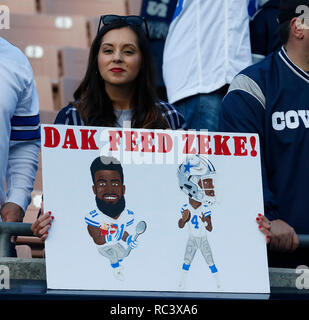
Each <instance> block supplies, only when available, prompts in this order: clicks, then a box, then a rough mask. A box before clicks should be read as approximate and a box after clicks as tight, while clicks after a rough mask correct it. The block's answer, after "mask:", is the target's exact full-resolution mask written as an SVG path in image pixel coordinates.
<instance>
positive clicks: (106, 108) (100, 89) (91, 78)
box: [74, 22, 169, 129]
mask: <svg viewBox="0 0 309 320" xmlns="http://www.w3.org/2000/svg"><path fill="white" fill-rule="evenodd" d="M123 27H127V28H130V29H131V30H133V32H134V33H135V34H136V36H137V39H138V45H139V48H140V50H141V55H142V63H141V69H140V72H139V74H138V76H137V78H136V80H135V81H136V85H135V88H136V89H135V93H134V96H133V105H132V109H133V115H132V123H131V126H132V127H134V128H149V129H166V128H169V125H168V123H167V122H166V121H165V119H164V118H163V116H162V114H161V110H160V108H159V107H158V105H157V103H158V101H159V99H158V97H157V92H156V86H155V75H156V69H155V64H154V60H153V56H152V52H151V50H150V47H149V44H148V40H147V38H146V35H145V33H144V31H143V29H142V28H141V27H139V26H133V25H128V24H126V23H125V22H119V23H115V24H111V25H104V26H103V27H102V28H101V29H100V31H99V32H98V34H97V36H96V37H95V39H94V40H93V42H92V45H91V48H90V53H89V59H88V67H87V71H86V74H85V77H84V79H83V80H82V82H81V84H80V85H79V87H78V88H77V90H76V91H75V93H74V99H75V103H74V105H75V107H76V109H77V110H78V112H79V113H80V115H81V117H82V119H83V121H84V122H85V124H86V125H93V126H115V125H116V122H117V117H116V115H115V113H114V108H113V105H112V102H111V100H110V98H109V96H108V95H107V93H106V91H105V85H104V80H103V79H102V77H101V74H100V72H99V68H98V53H99V50H100V47H101V42H102V38H103V36H104V35H105V34H106V33H107V32H108V31H110V30H112V29H119V28H123Z"/></svg>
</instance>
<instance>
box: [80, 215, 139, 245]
mask: <svg viewBox="0 0 309 320" xmlns="http://www.w3.org/2000/svg"><path fill="white" fill-rule="evenodd" d="M85 222H86V224H88V225H90V226H93V227H96V228H100V229H101V235H102V236H107V237H111V239H112V241H110V242H108V243H107V244H104V246H107V245H114V244H116V243H117V242H119V241H120V240H121V239H122V237H123V234H124V233H125V232H127V233H128V234H129V235H132V234H133V233H134V212H133V211H131V210H128V209H124V210H123V212H122V213H121V215H120V216H119V217H118V219H113V218H111V217H109V216H107V215H105V214H103V213H102V212H101V211H99V210H92V211H90V212H89V213H88V214H87V215H86V216H85Z"/></svg>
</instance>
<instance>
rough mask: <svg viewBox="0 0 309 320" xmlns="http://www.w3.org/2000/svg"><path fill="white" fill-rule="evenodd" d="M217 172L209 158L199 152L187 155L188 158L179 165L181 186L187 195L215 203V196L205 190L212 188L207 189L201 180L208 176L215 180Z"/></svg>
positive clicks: (197, 199) (204, 201) (178, 173)
mask: <svg viewBox="0 0 309 320" xmlns="http://www.w3.org/2000/svg"><path fill="white" fill-rule="evenodd" d="M215 174H216V170H215V167H214V166H213V164H212V163H211V162H210V161H209V160H208V159H207V158H205V157H202V156H200V155H198V154H196V155H190V156H187V158H186V160H185V161H184V162H183V163H182V164H181V165H180V166H179V167H178V172H177V176H178V182H179V187H180V189H181V190H182V191H183V192H184V193H185V194H186V195H188V196H189V197H190V198H192V199H194V200H196V201H199V202H202V203H206V204H214V203H215V201H216V199H215V196H208V195H206V192H205V191H206V190H210V189H205V188H204V186H203V183H202V184H201V186H200V185H199V181H200V180H202V181H203V180H204V179H206V178H212V179H213V180H214V176H215ZM211 190H213V189H211Z"/></svg>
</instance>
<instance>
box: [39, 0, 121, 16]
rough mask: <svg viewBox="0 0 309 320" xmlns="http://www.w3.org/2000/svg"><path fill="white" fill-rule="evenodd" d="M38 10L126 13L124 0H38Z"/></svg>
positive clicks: (92, 13) (100, 13)
mask: <svg viewBox="0 0 309 320" xmlns="http://www.w3.org/2000/svg"><path fill="white" fill-rule="evenodd" d="M40 10H41V12H42V13H46V14H60V15H83V16H87V17H94V16H100V15H103V14H119V15H126V14H127V3H126V0H87V1H85V0H65V1H63V0H40Z"/></svg>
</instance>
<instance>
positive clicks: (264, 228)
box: [256, 214, 299, 251]
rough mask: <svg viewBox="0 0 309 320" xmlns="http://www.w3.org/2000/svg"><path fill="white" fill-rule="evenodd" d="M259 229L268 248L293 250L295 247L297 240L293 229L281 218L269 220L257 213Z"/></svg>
mask: <svg viewBox="0 0 309 320" xmlns="http://www.w3.org/2000/svg"><path fill="white" fill-rule="evenodd" d="M256 221H257V223H258V225H259V229H260V231H261V232H263V233H264V234H265V236H266V243H267V244H269V248H270V249H271V250H275V251H294V250H296V249H297V247H298V244H299V240H298V237H297V234H296V232H295V230H294V229H293V228H292V227H291V226H290V225H288V224H287V223H286V222H284V221H283V220H281V219H276V220H273V221H269V220H268V219H267V218H266V217H265V216H263V215H261V214H259V215H258V217H257V218H256Z"/></svg>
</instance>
